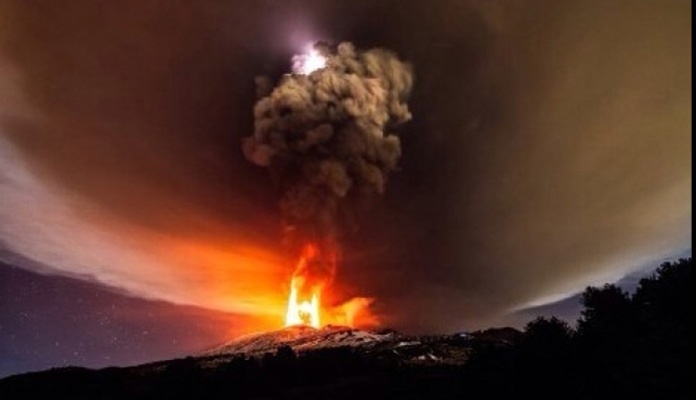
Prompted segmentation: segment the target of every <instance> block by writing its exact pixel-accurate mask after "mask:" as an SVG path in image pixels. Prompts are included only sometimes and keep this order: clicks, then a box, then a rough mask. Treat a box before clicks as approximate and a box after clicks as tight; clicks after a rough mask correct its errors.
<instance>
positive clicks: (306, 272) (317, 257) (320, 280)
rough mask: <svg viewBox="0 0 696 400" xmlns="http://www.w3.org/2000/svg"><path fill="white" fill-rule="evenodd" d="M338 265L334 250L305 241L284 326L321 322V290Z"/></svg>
mask: <svg viewBox="0 0 696 400" xmlns="http://www.w3.org/2000/svg"><path fill="white" fill-rule="evenodd" d="M329 249H330V248H329ZM335 269H336V256H335V251H331V250H327V249H326V248H324V249H322V248H321V247H320V246H318V245H316V244H314V243H307V244H305V246H304V247H303V249H302V253H301V255H300V259H299V261H298V263H297V266H296V267H295V272H294V273H293V275H292V279H291V280H290V296H289V297H288V306H287V312H286V314H285V326H292V325H309V326H312V327H314V328H319V327H320V326H321V318H320V315H319V314H320V312H321V305H320V299H321V292H322V290H323V289H324V288H325V287H326V286H327V285H328V284H330V281H331V279H332V278H333V275H334V273H335Z"/></svg>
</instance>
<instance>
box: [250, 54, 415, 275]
mask: <svg viewBox="0 0 696 400" xmlns="http://www.w3.org/2000/svg"><path fill="white" fill-rule="evenodd" d="M257 84H258V93H259V97H260V98H259V100H258V102H257V103H256V106H255V107H254V117H255V127H254V134H253V135H252V136H250V137H247V138H246V139H245V141H244V145H243V149H244V154H245V155H246V157H247V158H248V159H249V161H251V162H253V163H255V164H257V165H260V166H264V167H267V168H268V169H269V171H270V173H271V177H272V179H273V180H274V181H275V182H276V183H277V184H278V185H279V187H280V189H281V191H282V199H281V201H280V210H281V213H282V217H283V225H284V229H285V233H286V240H287V244H289V245H291V246H292V248H293V249H296V250H297V251H298V252H302V251H303V250H302V249H303V247H304V246H306V245H307V244H308V243H311V244H312V246H316V248H317V252H316V253H314V254H313V256H312V257H311V259H312V260H311V262H306V263H303V267H302V269H303V271H302V272H301V275H302V277H303V280H304V286H307V285H309V286H310V287H315V286H317V285H320V286H321V285H324V284H327V283H328V282H330V280H331V278H332V276H333V274H334V271H335V263H336V258H337V256H338V248H339V247H338V241H339V238H340V236H341V235H342V234H345V233H346V232H349V231H351V230H354V229H355V222H354V221H355V220H354V218H353V215H354V214H355V211H356V209H357V205H358V204H361V203H363V200H364V199H366V198H368V197H369V196H372V195H375V194H381V193H383V192H384V189H385V184H386V181H387V177H388V175H389V173H390V172H391V171H393V170H395V169H396V167H397V163H398V160H399V157H400V155H401V146H400V142H399V138H398V137H397V136H396V135H395V134H394V133H392V132H390V131H389V129H391V128H392V127H394V126H396V125H398V124H400V123H403V122H406V121H408V120H409V119H411V113H410V112H409V109H408V106H407V104H406V99H407V98H408V95H409V93H410V91H411V86H412V84H413V75H412V72H411V67H410V65H408V64H406V63H404V62H402V61H400V60H399V59H398V58H397V56H396V55H395V54H394V53H392V52H390V51H387V50H384V49H372V50H368V51H365V52H360V51H357V50H356V49H355V47H354V46H353V44H351V43H348V42H344V43H341V44H339V45H338V46H335V47H334V46H329V45H327V44H324V43H317V44H315V45H314V47H313V49H312V50H311V52H310V53H309V54H307V55H302V56H296V57H295V58H294V59H293V73H291V74H287V75H284V76H283V77H282V78H281V79H280V82H279V83H278V84H277V85H276V86H275V87H273V88H271V87H270V86H271V85H270V84H269V83H268V80H267V79H265V78H263V79H257Z"/></svg>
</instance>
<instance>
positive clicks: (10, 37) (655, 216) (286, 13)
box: [0, 0, 692, 375]
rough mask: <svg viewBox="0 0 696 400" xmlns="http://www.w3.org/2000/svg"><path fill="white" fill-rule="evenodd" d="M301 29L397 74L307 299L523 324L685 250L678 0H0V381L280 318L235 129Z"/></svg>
mask: <svg viewBox="0 0 696 400" xmlns="http://www.w3.org/2000/svg"><path fill="white" fill-rule="evenodd" d="M431 3H434V4H431ZM316 40H326V41H329V42H338V41H341V40H350V41H351V42H353V43H355V45H356V46H358V47H359V48H371V47H376V46H377V47H385V48H388V49H391V50H393V51H395V52H396V53H397V54H398V55H399V57H401V58H402V59H404V60H406V61H408V62H410V63H411V64H412V65H413V70H414V75H415V85H414V90H413V93H412V95H411V100H410V102H409V105H410V108H411V112H412V113H413V116H414V117H413V120H412V121H410V122H409V123H408V124H405V125H404V126H403V127H400V128H399V130H398V131H399V134H400V136H401V142H402V147H403V155H402V158H401V161H400V167H399V170H398V171H396V172H395V173H394V174H392V176H391V178H390V180H389V182H388V185H387V188H386V193H385V194H384V195H383V196H382V197H381V198H378V199H375V201H373V204H372V207H371V208H370V209H369V210H367V211H366V213H365V214H364V215H363V216H362V217H361V220H360V221H359V224H358V225H359V229H358V230H357V231H356V233H355V234H354V235H352V236H350V237H348V238H346V239H345V241H344V243H343V253H344V259H343V260H342V262H341V265H340V266H339V269H338V272H337V276H336V278H335V282H334V285H333V286H332V287H331V290H330V293H329V294H328V295H327V298H326V301H327V302H328V303H329V304H333V303H335V304H338V303H340V302H341V301H344V300H345V299H348V298H350V297H353V296H368V297H372V298H374V299H375V303H374V305H373V308H372V312H373V313H374V315H375V316H376V317H378V318H379V320H380V321H381V324H382V325H385V326H390V327H394V328H397V329H400V330H404V331H407V332H416V333H421V332H422V333H428V332H452V331H457V330H470V329H478V328H483V327H487V326H494V325H497V326H500V325H516V326H519V325H520V324H522V323H523V319H524V318H526V317H527V316H528V315H530V316H531V314H533V313H534V312H536V311H538V310H540V307H541V308H543V307H550V306H551V305H558V304H561V303H563V304H570V303H568V302H569V301H570V302H572V303H573V304H576V301H575V300H574V299H576V297H573V296H576V295H577V293H578V292H580V291H581V290H582V289H583V288H584V287H585V286H587V285H590V284H600V283H604V282H616V281H621V280H622V279H623V281H622V282H627V281H626V279H628V281H630V280H631V277H635V276H637V275H641V274H643V273H645V271H646V269H649V267H651V266H657V265H658V264H659V263H660V262H662V261H663V260H665V259H670V258H674V257H677V256H681V255H684V254H690V251H691V250H690V249H691V238H692V236H691V116H692V114H691V83H692V82H691V2H689V1H687V0H669V1H657V0H656V1H648V0H643V1H637V2H636V1H612V2H604V1H599V0H597V1H576V2H556V1H551V0H549V1H523V2H507V1H440V2H421V3H418V4H410V3H409V2H403V1H396V0H395V1H379V2H376V1H367V0H365V1H363V0H354V1H348V0H346V1H270V0H267V1H235V0H230V1H198V2H186V3H183V2H167V1H122V2H118V3H116V2H107V1H103V2H102V1H91V0H90V1H87V0H85V1H82V0H79V1H71V2H54V1H38V2H31V3H30V2H25V1H20V0H0V261H2V263H1V264H0V375H6V374H11V373H15V372H21V371H27V370H34V369H41V368H47V367H51V366H59V365H65V364H77V365H87V366H94V367H97V366H106V365H123V364H133V363H139V362H144V361H149V360H156V359H160V358H168V357H177V356H182V355H186V354H191V353H195V352H198V351H201V350H204V349H206V348H208V347H210V346H213V345H215V344H217V343H219V342H221V341H223V340H225V339H229V338H230V337H233V336H235V335H238V334H242V333H246V332H250V331H254V330H260V329H274V328H278V327H279V326H280V325H281V318H282V312H283V306H284V301H285V299H286V295H287V290H288V288H287V284H288V279H289V276H290V274H291V272H292V268H293V263H294V262H295V260H290V259H287V257H285V253H284V251H283V248H282V245H281V242H282V238H281V229H280V222H279V214H278V210H277V201H278V194H277V192H276V191H275V189H274V187H273V186H272V185H271V184H270V181H269V179H268V176H267V172H266V171H265V170H264V169H262V168H258V167H257V166H255V165H252V164H251V163H249V162H248V161H247V160H246V159H245V158H244V156H243V154H242V151H241V143H242V138H244V137H246V136H248V135H249V134H250V133H251V132H252V130H253V118H252V107H253V105H254V102H255V87H254V78H255V76H257V75H267V76H271V77H273V78H278V77H279V76H280V75H281V74H283V73H284V72H287V71H288V69H289V60H290V58H291V56H292V55H293V54H295V53H298V52H301V51H302V50H303V48H305V46H306V45H307V44H309V43H311V42H313V41H316ZM627 287H630V284H628V285H627ZM563 299H569V300H566V302H565V303H564V302H563ZM559 301H560V303H559ZM558 307H561V308H562V309H561V308H559V310H560V311H559V312H560V313H561V314H563V315H567V316H572V315H574V314H573V312H574V311H573V307H574V306H572V307H571V306H558ZM575 310H576V309H575ZM575 312H576V311H575Z"/></svg>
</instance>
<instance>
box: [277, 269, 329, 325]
mask: <svg viewBox="0 0 696 400" xmlns="http://www.w3.org/2000/svg"><path fill="white" fill-rule="evenodd" d="M298 297H299V288H298V278H292V281H291V282H290V298H289V299H288V311H287V313H286V315H285V326H293V325H309V326H312V327H314V328H319V327H320V326H321V322H320V321H321V320H320V319H319V293H318V292H314V293H312V297H311V299H310V300H305V301H299V300H298Z"/></svg>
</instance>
